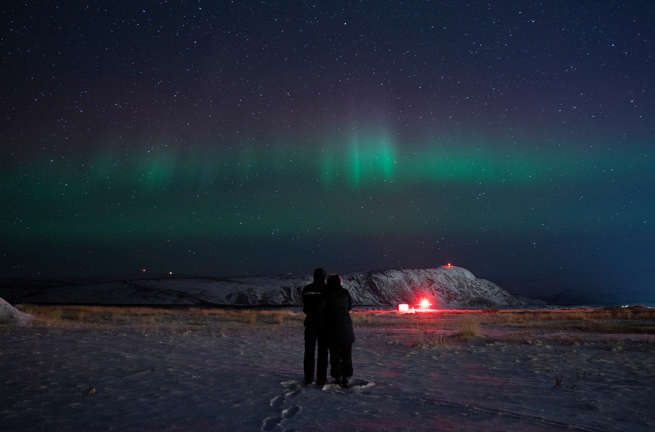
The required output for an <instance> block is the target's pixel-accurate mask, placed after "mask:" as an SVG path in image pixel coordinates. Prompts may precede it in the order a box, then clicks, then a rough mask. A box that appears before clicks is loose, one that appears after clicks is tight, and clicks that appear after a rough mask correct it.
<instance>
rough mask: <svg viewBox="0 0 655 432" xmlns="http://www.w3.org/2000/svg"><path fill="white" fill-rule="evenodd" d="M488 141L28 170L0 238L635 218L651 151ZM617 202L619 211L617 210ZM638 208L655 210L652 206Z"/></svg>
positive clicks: (97, 161)
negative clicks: (511, 145)
mask: <svg viewBox="0 0 655 432" xmlns="http://www.w3.org/2000/svg"><path fill="white" fill-rule="evenodd" d="M479 141H480V140H477V142H476V143H475V144H472V143H470V141H467V140H465V139H462V140H456V141H451V142H445V143H444V142H441V141H440V140H439V139H435V140H425V141H424V142H423V143H419V144H414V145H407V144H405V145H403V146H400V145H399V144H398V143H396V142H395V141H394V140H393V139H392V135H390V134H368V135H367V134H363V133H360V134H353V135H351V136H350V137H348V138H345V139H343V140H338V139H334V140H330V141H325V142H323V143H322V144H321V145H315V146H309V145H308V146H303V145H298V144H295V145H291V144H288V145H282V144H278V145H277V146H273V145H269V146H266V145H262V146H259V147H254V146H250V147H247V148H244V147H240V146H238V145H233V146H223V147H222V148H221V149H216V148H211V147H206V146H205V147H202V146H198V147H195V148H194V147H192V148H191V149H187V150H184V151H182V150H178V149H176V148H175V147H174V146H173V145H167V144H162V145H160V146H152V147H151V149H150V150H148V151H132V152H130V151H127V152H125V151H122V152H109V151H105V152H99V153H97V154H96V155H94V156H93V157H91V158H87V159H82V158H80V157H73V156H68V157H62V158H58V159H42V160H40V161H32V162H24V163H21V164H20V167H19V168H15V167H12V166H8V167H5V170H4V171H3V173H2V174H0V176H1V177H3V178H2V183H3V184H5V185H9V187H7V188H6V189H5V196H6V199H5V200H3V201H4V202H5V214H7V215H8V217H7V218H6V219H5V223H4V224H3V225H2V235H3V236H4V237H5V238H13V239H16V240H18V239H21V238H22V239H26V238H40V237H47V238H53V239H68V240H70V241H76V239H77V241H82V240H88V239H89V238H95V239H97V240H98V241H104V240H114V239H116V238H133V237H138V238H153V239H158V238H168V237H176V236H205V235H212V236H217V237H224V236H248V235H258V236H262V235H270V234H271V233H278V232H282V233H284V234H285V235H289V236H300V235H321V234H329V233H338V232H351V233H355V232H359V233H363V234H368V235H375V234H376V233H378V232H387V233H394V232H396V233H411V234H415V235H421V234H426V235H434V234H435V233H439V232H442V231H444V230H446V231H449V232H459V233H469V232H471V230H477V231H478V232H477V234H476V235H478V236H489V235H494V233H499V232H503V231H506V230H508V229H512V230H519V231H520V230H530V229H533V230H537V231H542V230H543V231H544V232H545V231H546V230H555V231H558V232H562V231H567V230H579V229H581V228H582V227H584V228H585V229H589V228H591V229H593V230H600V231H602V230H603V229H607V228H608V227H612V225H613V224H616V223H625V224H635V223H637V221H636V220H633V219H635V216H634V214H633V213H632V212H627V211H625V210H624V209H625V208H630V207H632V206H633V204H631V200H630V199H629V198H630V196H631V195H635V194H637V195H638V194H640V188H641V184H642V183H643V182H644V181H648V179H652V176H653V175H652V173H651V169H650V168H651V165H652V164H651V162H650V157H649V156H648V155H646V154H642V153H640V152H633V153H630V154H628V153H627V152H624V151H620V150H611V149H608V148H607V147H605V146H603V147H601V146H597V147H596V148H591V147H585V148H583V149H579V148H578V149H577V150H576V149H564V148H563V149H562V151H561V152H555V151H553V150H552V147H550V150H547V151H540V150H533V151H531V152H527V151H521V152H518V151H516V150H508V149H507V148H505V149H503V150H500V149H501V148H502V147H499V146H498V145H496V144H494V143H493V142H492V143H490V144H489V145H482V144H481V143H480V142H479ZM226 147H227V149H226ZM521 148H522V149H525V148H526V146H522V147H521ZM16 169H18V170H20V172H21V173H22V176H19V175H17V174H16V173H15V172H13V171H12V170H16ZM592 186H593V188H592ZM608 199H609V200H612V201H613V202H623V203H624V204H622V206H623V208H619V209H618V211H617V208H614V207H608V206H607V205H605V202H606V200H608ZM315 200H317V201H318V202H320V206H318V207H317V206H316V205H314V204H312V203H313V202H314V201H315ZM641 205H642V206H644V207H643V208H644V209H645V210H646V212H650V211H652V209H653V203H652V201H651V202H645V203H644V202H643V201H642V204H641ZM507 209H512V210H511V212H509V213H507V211H506V210H507Z"/></svg>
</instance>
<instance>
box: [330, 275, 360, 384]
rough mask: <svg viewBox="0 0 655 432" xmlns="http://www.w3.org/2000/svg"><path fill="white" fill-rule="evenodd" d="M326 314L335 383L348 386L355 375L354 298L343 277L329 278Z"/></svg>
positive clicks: (331, 373) (331, 371)
mask: <svg viewBox="0 0 655 432" xmlns="http://www.w3.org/2000/svg"><path fill="white" fill-rule="evenodd" d="M325 302H326V303H325V314H326V322H327V333H328V339H329V344H330V345H329V350H330V375H331V376H332V377H333V378H334V379H335V383H336V384H338V385H339V386H341V387H344V388H348V378H350V377H351V376H353V359H352V352H353V351H352V348H353V343H354V342H355V332H354V330H353V322H352V320H351V319H350V310H351V309H352V307H353V300H352V297H351V296H350V293H349V292H348V290H346V289H344V288H342V286H341V277H339V275H335V274H334V275H330V277H328V278H327V296H326V300H325Z"/></svg>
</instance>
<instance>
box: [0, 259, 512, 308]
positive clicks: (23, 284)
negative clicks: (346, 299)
mask: <svg viewBox="0 0 655 432" xmlns="http://www.w3.org/2000/svg"><path fill="white" fill-rule="evenodd" d="M133 276H134V277H129V278H126V277H120V278H118V277H117V278H102V279H70V278H69V279H48V280H45V279H44V280H38V279H5V280H0V297H2V298H5V299H6V300H8V301H10V302H12V303H58V304H112V305H217V306H293V305H301V304H302V296H301V294H302V288H303V287H304V286H305V285H307V284H308V283H310V282H311V281H312V278H311V276H257V277H255V276H253V277H234V278H214V277H201V276H197V277H194V276H177V275H176V276H171V275H145V274H139V275H133ZM342 277H343V285H344V288H346V289H348V290H349V291H350V293H351V295H352V298H353V302H354V303H355V305H380V306H382V305H396V304H398V303H409V304H416V303H418V302H419V301H420V300H421V299H424V298H425V299H428V300H429V301H430V302H431V303H432V304H433V307H435V308H454V307H497V306H518V305H521V304H522V303H521V301H519V300H518V299H516V298H515V297H514V296H512V295H511V294H509V293H508V292H507V291H505V290H503V289H502V288H500V287H498V286H497V285H495V284H494V283H492V282H489V281H487V280H484V279H477V278H476V277H475V276H474V275H473V274H472V273H471V272H469V271H468V270H466V269H463V268H460V267H454V266H444V267H438V268H430V269H398V270H385V271H371V272H359V273H351V274H346V275H343V276H342Z"/></svg>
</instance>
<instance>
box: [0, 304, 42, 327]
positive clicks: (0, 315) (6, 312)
mask: <svg viewBox="0 0 655 432" xmlns="http://www.w3.org/2000/svg"><path fill="white" fill-rule="evenodd" d="M33 319H34V316H32V315H30V314H26V313H23V312H21V311H19V310H18V309H16V308H15V307H13V306H12V305H10V304H9V303H7V302H6V301H5V300H4V299H3V298H1V297H0V323H6V324H10V325H27V324H29V322H30V321H32V320H33Z"/></svg>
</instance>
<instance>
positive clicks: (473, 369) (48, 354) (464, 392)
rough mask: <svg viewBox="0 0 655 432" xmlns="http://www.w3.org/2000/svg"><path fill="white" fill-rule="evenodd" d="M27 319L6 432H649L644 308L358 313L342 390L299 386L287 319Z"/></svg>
mask: <svg viewBox="0 0 655 432" xmlns="http://www.w3.org/2000/svg"><path fill="white" fill-rule="evenodd" d="M25 310H26V311H27V312H30V313H32V314H33V315H35V316H37V318H39V319H37V320H34V321H33V322H32V324H30V325H28V326H10V325H0V386H1V388H2V391H1V392H0V429H1V430H2V431H77V430H96V431H99V430H101V431H105V430H116V431H142V430H153V431H154V430H157V431H177V430H189V431H191V430H193V431H235V430H243V431H288V432H290V431H328V430H335V431H336V430H338V431H435V430H437V431H438V430H448V431H551V430H577V431H653V430H655V404H653V401H652V398H653V394H654V390H655V339H653V338H654V337H655V336H653V333H655V320H654V319H653V318H654V314H653V311H652V310H646V311H643V310H642V311H641V312H639V311H626V312H625V313H623V312H622V311H618V312H617V311H614V312H609V311H607V312H602V313H601V312H598V313H595V312H587V313H585V312H577V311H565V312H558V311H554V312H534V313H532V312H527V313H523V312H516V311H512V312H503V311H499V312H495V311H494V312H492V313H474V312H468V313H453V312H451V313H425V314H407V315H398V314H396V313H394V312H391V313H380V312H377V313H376V312H367V313H353V318H354V321H355V322H356V328H355V333H356V336H357V342H356V343H355V345H354V350H353V362H354V367H355V374H354V376H353V379H352V380H351V388H349V389H342V388H340V387H338V386H336V385H334V384H328V385H325V386H324V387H318V386H316V385H315V384H312V385H309V386H303V385H302V384H301V380H302V358H303V327H302V318H303V315H302V313H298V312H296V313H294V312H292V311H277V312H275V311H266V312H262V311H260V312H249V311H224V310H201V309H192V310H177V311H176V310H165V309H147V308H132V309H127V308H106V307H104V308H102V307H87V308H84V307H63V308H62V307H50V308H48V307H41V308H38V307H31V308H29V307H28V308H25ZM628 312H629V314H628V315H626V313H628Z"/></svg>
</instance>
